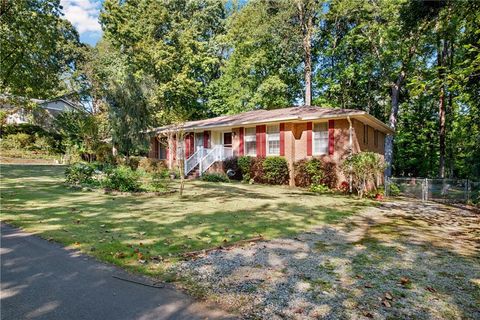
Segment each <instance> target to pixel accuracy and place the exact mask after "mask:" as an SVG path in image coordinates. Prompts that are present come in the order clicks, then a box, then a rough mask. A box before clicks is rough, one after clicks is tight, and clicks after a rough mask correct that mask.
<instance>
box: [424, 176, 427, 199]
mask: <svg viewBox="0 0 480 320" xmlns="http://www.w3.org/2000/svg"><path fill="white" fill-rule="evenodd" d="M424 185H425V188H424V190H423V192H424V193H423V201H428V178H425V181H424Z"/></svg>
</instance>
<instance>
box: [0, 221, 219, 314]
mask: <svg viewBox="0 0 480 320" xmlns="http://www.w3.org/2000/svg"><path fill="white" fill-rule="evenodd" d="M0 258H1V309H0V310H1V319H3V320H8V319H15V320H16V319H49V320H55V319H62V320H64V319H69V320H79V319H88V320H93V319H102V320H107V319H115V320H117V319H142V320H149V319H226V318H227V317H226V316H225V314H224V313H223V312H220V311H215V310H212V309H209V308H207V306H205V305H203V304H201V303H198V302H195V301H193V300H192V299H191V298H190V297H188V296H186V295H185V294H183V293H181V292H179V291H176V290H174V289H173V288H169V287H165V288H152V287H147V286H143V285H139V284H135V283H130V282H126V281H122V280H119V279H117V278H114V277H113V276H120V277H124V278H129V279H135V280H140V281H143V282H148V281H149V279H146V278H141V277H134V276H132V275H130V274H128V273H126V272H124V271H122V270H120V269H119V268H116V267H114V266H110V265H105V264H102V263H100V262H97V261H95V260H94V259H92V258H88V257H86V256H84V255H81V254H78V253H77V252H74V251H69V250H66V249H64V248H62V247H61V246H59V245H57V244H54V243H50V242H48V241H45V240H42V239H40V238H38V237H35V236H32V235H30V234H26V233H24V232H21V231H20V230H18V229H15V228H12V227H10V226H7V225H5V224H2V225H1V249H0ZM150 283H151V282H150Z"/></svg>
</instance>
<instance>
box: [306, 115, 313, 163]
mask: <svg viewBox="0 0 480 320" xmlns="http://www.w3.org/2000/svg"><path fill="white" fill-rule="evenodd" d="M312 147H313V146H312V123H311V122H307V156H311V155H312Z"/></svg>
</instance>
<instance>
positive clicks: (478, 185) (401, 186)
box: [385, 177, 480, 203]
mask: <svg viewBox="0 0 480 320" xmlns="http://www.w3.org/2000/svg"><path fill="white" fill-rule="evenodd" d="M385 195H386V196H393V197H395V196H404V197H409V198H415V199H421V200H423V201H427V200H435V201H442V202H449V203H479V202H480V182H479V181H471V180H468V179H428V178H393V177H392V178H389V179H387V180H386V183H385Z"/></svg>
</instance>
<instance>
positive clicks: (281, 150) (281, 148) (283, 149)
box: [280, 123, 285, 156]
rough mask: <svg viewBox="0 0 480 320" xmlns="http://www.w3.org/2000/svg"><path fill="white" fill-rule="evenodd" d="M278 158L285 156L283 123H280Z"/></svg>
mask: <svg viewBox="0 0 480 320" xmlns="http://www.w3.org/2000/svg"><path fill="white" fill-rule="evenodd" d="M280 156H285V123H280Z"/></svg>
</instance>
